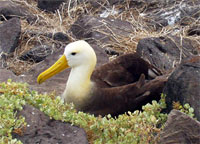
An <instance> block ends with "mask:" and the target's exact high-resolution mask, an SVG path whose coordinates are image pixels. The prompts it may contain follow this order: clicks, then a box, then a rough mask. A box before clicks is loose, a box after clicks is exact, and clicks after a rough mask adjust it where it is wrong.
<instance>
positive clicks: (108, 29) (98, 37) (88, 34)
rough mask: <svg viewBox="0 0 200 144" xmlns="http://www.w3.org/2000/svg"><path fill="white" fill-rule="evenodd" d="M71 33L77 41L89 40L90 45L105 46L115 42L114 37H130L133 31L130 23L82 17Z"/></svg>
mask: <svg viewBox="0 0 200 144" xmlns="http://www.w3.org/2000/svg"><path fill="white" fill-rule="evenodd" d="M69 31H70V32H72V33H73V35H74V36H75V37H76V38H77V39H83V38H84V39H87V40H88V41H89V42H90V43H94V44H101V46H104V45H106V44H108V43H109V42H110V41H115V40H114V38H113V36H118V37H120V36H128V35H129V34H130V33H131V32H132V31H133V28H132V25H131V24H130V23H129V22H126V21H121V20H117V19H109V18H100V17H94V16H87V15H85V16H80V17H79V18H78V20H77V21H76V22H75V23H74V24H73V25H72V26H71V28H70V30H69Z"/></svg>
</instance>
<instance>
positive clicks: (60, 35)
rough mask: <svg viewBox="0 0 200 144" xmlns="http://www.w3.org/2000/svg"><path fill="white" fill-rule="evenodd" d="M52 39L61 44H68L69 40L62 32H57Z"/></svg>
mask: <svg viewBox="0 0 200 144" xmlns="http://www.w3.org/2000/svg"><path fill="white" fill-rule="evenodd" d="M53 39H54V40H57V41H61V42H68V41H69V38H68V36H67V35H66V34H64V33H62V32H57V33H55V34H54V35H53Z"/></svg>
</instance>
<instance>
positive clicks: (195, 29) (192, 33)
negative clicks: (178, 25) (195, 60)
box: [187, 25, 200, 36]
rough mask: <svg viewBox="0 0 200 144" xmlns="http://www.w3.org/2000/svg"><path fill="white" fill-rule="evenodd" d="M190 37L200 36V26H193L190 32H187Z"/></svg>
mask: <svg viewBox="0 0 200 144" xmlns="http://www.w3.org/2000/svg"><path fill="white" fill-rule="evenodd" d="M187 35H188V36H195V35H196V36H199V35H200V26H199V25H196V26H192V27H191V28H190V29H189V30H188V31H187Z"/></svg>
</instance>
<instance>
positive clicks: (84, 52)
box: [64, 40, 97, 68]
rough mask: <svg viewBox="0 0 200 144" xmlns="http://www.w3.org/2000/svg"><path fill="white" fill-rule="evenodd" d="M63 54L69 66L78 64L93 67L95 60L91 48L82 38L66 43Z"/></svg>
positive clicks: (77, 65) (73, 66)
mask: <svg viewBox="0 0 200 144" xmlns="http://www.w3.org/2000/svg"><path fill="white" fill-rule="evenodd" d="M64 55H65V57H66V59H67V62H68V65H69V67H71V68H75V67H79V66H90V67H91V68H94V67H95V65H96V61H97V59H96V54H95V52H94V50H93V48H92V47H91V46H90V45H89V44H88V43H87V42H86V41H84V40H79V41H75V42H72V43H70V44H68V45H67V46H66V47H65V52H64Z"/></svg>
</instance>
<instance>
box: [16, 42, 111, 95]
mask: <svg viewBox="0 0 200 144" xmlns="http://www.w3.org/2000/svg"><path fill="white" fill-rule="evenodd" d="M91 46H92V47H93V48H94V50H95V52H96V55H97V59H98V61H97V66H98V65H102V64H104V63H106V62H108V57H107V55H106V54H105V52H104V51H103V49H102V48H99V47H98V46H96V45H91ZM63 52H64V49H60V50H59V51H57V52H55V53H53V54H52V55H49V56H48V57H47V58H46V59H45V60H44V61H42V62H40V63H38V64H36V65H35V66H33V67H32V68H31V70H30V71H29V72H27V73H25V74H24V75H22V76H20V78H21V79H23V80H24V81H26V82H27V83H28V84H30V87H31V89H33V90H37V91H38V92H42V93H44V92H48V93H50V92H52V91H55V92H56V94H57V95H60V94H62V93H63V91H64V89H65V87H66V82H67V79H68V75H69V72H70V69H66V70H64V71H63V72H61V73H59V74H57V75H55V76H54V77H52V78H50V79H48V80H47V81H46V82H44V83H42V84H40V85H39V84H38V83H37V77H38V75H39V74H40V73H41V72H43V71H44V70H46V69H48V68H49V67H50V66H52V65H53V64H54V63H55V62H56V61H57V60H58V59H59V57H60V56H61V55H63ZM55 86H56V87H55Z"/></svg>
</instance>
